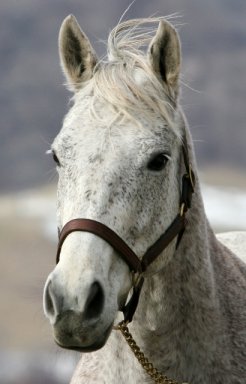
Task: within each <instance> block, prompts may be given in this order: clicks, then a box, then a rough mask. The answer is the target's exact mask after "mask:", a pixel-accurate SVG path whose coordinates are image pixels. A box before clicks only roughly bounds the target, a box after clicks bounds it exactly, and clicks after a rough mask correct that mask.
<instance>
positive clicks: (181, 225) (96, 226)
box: [56, 138, 195, 323]
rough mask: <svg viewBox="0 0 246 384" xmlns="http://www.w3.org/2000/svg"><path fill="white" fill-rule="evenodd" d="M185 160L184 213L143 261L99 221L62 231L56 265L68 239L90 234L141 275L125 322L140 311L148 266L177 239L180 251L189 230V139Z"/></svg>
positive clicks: (76, 222) (79, 223) (192, 182)
mask: <svg viewBox="0 0 246 384" xmlns="http://www.w3.org/2000/svg"><path fill="white" fill-rule="evenodd" d="M182 149H183V159H184V164H185V168H186V173H185V174H184V175H183V178H182V192H181V198H180V211H179V213H178V215H177V216H176V218H175V219H174V221H173V222H172V224H171V225H170V226H169V227H168V228H167V230H166V231H165V232H164V233H163V234H162V235H161V236H160V238H159V239H158V240H157V241H156V242H155V243H154V244H153V245H152V246H151V247H150V248H149V249H148V250H147V251H146V252H145V254H144V255H143V257H142V259H141V260H140V258H139V257H138V256H137V255H136V254H135V253H134V252H133V250H132V249H131V248H130V247H129V246H128V245H127V244H126V243H125V241H124V240H122V239H121V238H120V237H119V236H118V235H117V233H115V232H114V231H113V230H112V229H110V228H109V227H107V226H106V225H105V224H102V223H100V222H98V221H96V220H90V219H84V218H78V219H73V220H70V221H69V222H67V223H66V224H65V225H64V227H63V228H62V231H61V232H60V233H59V243H58V248H57V254H56V263H58V262H59V259H60V253H61V249H62V245H63V243H64V241H65V239H66V238H67V236H68V235H69V234H70V233H72V232H78V231H79V232H90V233H93V234H94V235H96V236H98V237H101V238H102V239H103V240H105V241H106V242H107V243H109V244H110V245H111V246H112V247H113V248H114V249H115V250H116V252H117V253H118V254H119V255H120V256H121V257H122V258H123V260H124V261H125V262H126V263H127V264H128V266H129V268H130V270H131V271H132V272H134V273H135V274H136V275H137V278H136V279H135V282H134V284H133V293H132V296H131V298H130V300H129V301H128V303H127V304H126V305H125V306H124V308H123V309H122V312H123V314H124V321H125V322H126V323H129V322H131V321H132V318H133V315H134V313H135V311H136V308H137V305H138V301H139V296H140V292H141V289H142V286H143V282H144V277H143V275H142V273H143V272H145V271H146V269H147V268H148V266H149V265H150V264H151V263H152V262H153V261H154V260H155V259H156V258H157V257H158V256H159V255H160V254H161V252H162V251H163V250H164V249H165V248H166V247H167V246H168V244H169V243H171V241H172V240H173V239H174V238H175V237H176V236H177V243H176V247H178V245H179V242H180V240H181V238H182V235H183V233H184V230H185V225H186V219H185V214H186V212H187V210H188V209H189V208H190V206H191V199H192V193H193V192H194V187H195V176H194V173H193V171H192V168H191V164H190V161H189V156H188V148H187V142H186V138H185V140H184V141H183V145H182Z"/></svg>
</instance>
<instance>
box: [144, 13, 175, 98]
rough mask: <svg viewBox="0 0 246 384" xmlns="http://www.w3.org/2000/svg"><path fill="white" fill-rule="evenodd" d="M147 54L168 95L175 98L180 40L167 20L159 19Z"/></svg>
mask: <svg viewBox="0 0 246 384" xmlns="http://www.w3.org/2000/svg"><path fill="white" fill-rule="evenodd" d="M148 56H149V62H150V64H151V67H152V69H153V71H154V73H155V74H156V75H157V77H158V78H159V79H160V80H161V81H163V82H164V83H165V84H166V85H167V88H168V91H169V93H170V96H171V97H172V98H173V99H174V100H176V99H177V97H178V89H179V81H178V80H179V73H180V65H181V52H180V42H179V37H178V34H177V32H176V30H175V29H174V28H173V27H172V26H171V24H170V23H168V22H167V21H163V20H161V21H160V23H159V27H158V30H157V33H156V35H155V36H154V38H153V40H152V42H151V43H150V46H149V51H148Z"/></svg>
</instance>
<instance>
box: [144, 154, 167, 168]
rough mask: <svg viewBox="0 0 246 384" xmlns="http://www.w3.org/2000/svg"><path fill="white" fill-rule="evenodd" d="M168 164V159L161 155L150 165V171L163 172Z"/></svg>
mask: <svg viewBox="0 0 246 384" xmlns="http://www.w3.org/2000/svg"><path fill="white" fill-rule="evenodd" d="M167 162H168V157H167V156H166V155H165V154H164V153H159V154H158V155H156V156H155V157H154V158H153V159H151V160H150V162H149V163H148V169H149V170H151V171H162V170H163V169H164V168H165V166H166V164H167Z"/></svg>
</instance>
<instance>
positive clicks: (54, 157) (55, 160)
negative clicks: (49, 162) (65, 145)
mask: <svg viewBox="0 0 246 384" xmlns="http://www.w3.org/2000/svg"><path fill="white" fill-rule="evenodd" d="M52 157H53V160H54V162H55V163H56V164H57V165H58V167H60V165H61V164H60V161H59V159H58V157H57V156H56V153H55V151H52Z"/></svg>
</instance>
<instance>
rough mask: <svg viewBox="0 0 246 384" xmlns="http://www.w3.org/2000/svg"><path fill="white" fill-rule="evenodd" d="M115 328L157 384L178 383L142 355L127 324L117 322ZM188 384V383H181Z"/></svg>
mask: <svg viewBox="0 0 246 384" xmlns="http://www.w3.org/2000/svg"><path fill="white" fill-rule="evenodd" d="M116 329H117V330H119V331H121V333H122V335H123V336H124V338H125V339H126V342H127V344H128V345H129V347H130V348H131V350H132V352H133V353H134V355H135V356H136V358H137V359H138V361H139V363H140V364H141V366H142V367H143V369H144V370H145V371H146V373H147V374H148V375H149V376H150V377H151V378H152V379H153V380H154V382H155V383H158V384H179V383H178V382H177V381H175V380H172V379H169V378H168V377H167V376H165V375H163V374H162V373H161V372H159V371H158V370H157V369H156V368H155V367H154V366H153V364H152V363H151V362H150V361H149V359H148V358H147V357H146V356H145V355H144V353H143V352H142V351H141V350H140V348H139V346H138V345H137V343H136V341H135V340H134V339H133V337H132V334H131V333H130V331H129V329H128V327H127V324H126V323H125V322H124V321H123V322H122V323H120V324H118V326H117V327H116ZM182 384H188V383H182Z"/></svg>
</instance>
